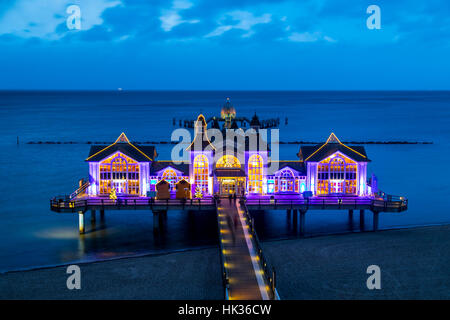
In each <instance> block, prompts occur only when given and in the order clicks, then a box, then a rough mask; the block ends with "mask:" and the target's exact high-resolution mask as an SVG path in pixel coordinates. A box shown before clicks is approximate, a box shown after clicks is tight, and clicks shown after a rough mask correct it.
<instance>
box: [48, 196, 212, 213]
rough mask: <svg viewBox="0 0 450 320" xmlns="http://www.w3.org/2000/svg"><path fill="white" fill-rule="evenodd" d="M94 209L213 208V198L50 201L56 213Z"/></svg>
mask: <svg viewBox="0 0 450 320" xmlns="http://www.w3.org/2000/svg"><path fill="white" fill-rule="evenodd" d="M93 207H95V208H96V209H116V210H120V209H123V210H138V209H147V208H148V209H151V210H152V209H153V208H154V207H157V209H158V210H161V209H164V208H166V209H169V208H171V207H172V208H173V207H176V208H180V209H184V208H185V207H196V208H198V209H200V208H202V207H208V208H209V207H215V203H214V199H213V198H204V199H154V198H147V197H135V198H133V197H127V198H118V199H117V200H113V199H109V198H86V199H73V200H70V198H69V197H67V196H61V197H55V198H53V199H51V200H50V209H51V210H53V211H57V212H77V211H85V210H88V209H91V208H93Z"/></svg>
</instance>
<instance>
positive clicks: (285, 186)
mask: <svg viewBox="0 0 450 320" xmlns="http://www.w3.org/2000/svg"><path fill="white" fill-rule="evenodd" d="M280 191H281V192H293V191H294V174H293V173H292V171H291V170H289V169H284V170H283V171H281V173H280Z"/></svg>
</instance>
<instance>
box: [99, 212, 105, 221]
mask: <svg viewBox="0 0 450 320" xmlns="http://www.w3.org/2000/svg"><path fill="white" fill-rule="evenodd" d="M100 220H101V221H104V220H105V210H103V209H101V210H100Z"/></svg>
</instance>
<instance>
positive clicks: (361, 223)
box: [359, 210, 364, 232]
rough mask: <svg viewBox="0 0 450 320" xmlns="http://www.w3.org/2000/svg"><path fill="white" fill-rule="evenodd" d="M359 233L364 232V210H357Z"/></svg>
mask: <svg viewBox="0 0 450 320" xmlns="http://www.w3.org/2000/svg"><path fill="white" fill-rule="evenodd" d="M359 231H361V232H362V231H364V210H359Z"/></svg>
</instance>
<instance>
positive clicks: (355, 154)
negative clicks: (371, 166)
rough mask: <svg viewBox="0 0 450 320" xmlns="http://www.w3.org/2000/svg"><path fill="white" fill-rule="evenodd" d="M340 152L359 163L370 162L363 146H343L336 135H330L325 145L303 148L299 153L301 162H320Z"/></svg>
mask: <svg viewBox="0 0 450 320" xmlns="http://www.w3.org/2000/svg"><path fill="white" fill-rule="evenodd" d="M338 151H339V152H341V153H343V154H344V155H346V156H348V157H350V158H351V159H353V160H355V161H358V162H369V161H370V159H369V158H368V157H367V154H366V150H365V148H364V147H363V146H347V145H345V144H343V143H342V142H341V141H340V140H339V139H338V138H337V137H336V135H335V134H334V133H331V134H330V136H329V137H328V139H327V141H326V142H325V143H324V144H318V145H316V146H302V147H301V148H300V151H299V153H298V157H299V158H300V160H301V161H305V162H306V161H311V162H318V161H321V160H323V159H325V158H327V157H329V156H331V155H332V154H334V153H336V152H338Z"/></svg>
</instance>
